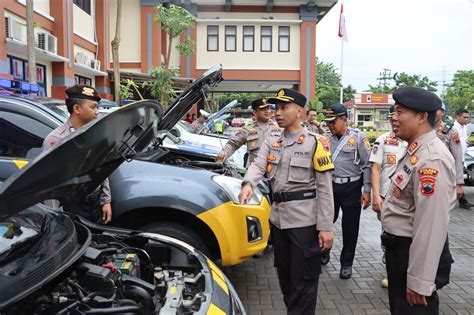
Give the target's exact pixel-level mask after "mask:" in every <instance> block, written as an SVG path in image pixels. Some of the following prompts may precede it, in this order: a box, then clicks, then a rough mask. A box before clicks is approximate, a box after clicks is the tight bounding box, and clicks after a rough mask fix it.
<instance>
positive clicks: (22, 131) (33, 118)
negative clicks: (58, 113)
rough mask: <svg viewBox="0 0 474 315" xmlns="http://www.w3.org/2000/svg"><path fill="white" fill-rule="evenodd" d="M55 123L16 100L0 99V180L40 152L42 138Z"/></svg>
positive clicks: (51, 129) (31, 107) (36, 110)
mask: <svg viewBox="0 0 474 315" xmlns="http://www.w3.org/2000/svg"><path fill="white" fill-rule="evenodd" d="M58 125H59V122H56V121H54V120H53V119H52V118H51V117H48V116H47V115H45V113H44V112H42V111H41V110H38V109H36V108H35V107H34V106H31V105H29V104H24V103H22V102H21V101H19V100H13V101H12V100H0V182H2V181H5V179H7V178H8V177H9V176H11V175H12V174H14V173H16V172H18V170H20V169H21V168H22V167H23V166H25V165H26V164H27V163H28V160H30V159H33V158H34V157H36V156H37V155H38V154H39V153H41V146H42V144H43V139H44V138H45V137H46V136H47V135H48V134H49V133H50V132H51V131H53V129H54V128H56V127H57V126H58Z"/></svg>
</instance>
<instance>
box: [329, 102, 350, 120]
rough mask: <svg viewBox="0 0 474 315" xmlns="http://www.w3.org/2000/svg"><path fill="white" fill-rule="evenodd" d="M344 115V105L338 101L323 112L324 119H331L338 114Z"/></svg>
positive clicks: (345, 113) (345, 111) (345, 110)
mask: <svg viewBox="0 0 474 315" xmlns="http://www.w3.org/2000/svg"><path fill="white" fill-rule="evenodd" d="M344 115H345V116H347V108H346V106H344V105H342V104H340V103H335V104H332V105H331V106H329V108H328V110H327V111H326V113H325V114H324V121H333V120H335V119H336V118H337V117H338V116H344Z"/></svg>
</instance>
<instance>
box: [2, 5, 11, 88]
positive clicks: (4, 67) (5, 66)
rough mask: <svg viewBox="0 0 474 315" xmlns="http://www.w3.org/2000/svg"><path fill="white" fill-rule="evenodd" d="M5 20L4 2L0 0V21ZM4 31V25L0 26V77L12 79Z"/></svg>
mask: <svg viewBox="0 0 474 315" xmlns="http://www.w3.org/2000/svg"><path fill="white" fill-rule="evenodd" d="M4 20H5V2H3V1H2V2H0V21H2V23H3V24H4V23H5V22H3V21H4ZM5 38H6V33H5V27H0V78H2V79H10V80H12V79H13V76H12V75H11V74H10V72H9V69H10V65H9V63H8V59H7V42H6V40H5Z"/></svg>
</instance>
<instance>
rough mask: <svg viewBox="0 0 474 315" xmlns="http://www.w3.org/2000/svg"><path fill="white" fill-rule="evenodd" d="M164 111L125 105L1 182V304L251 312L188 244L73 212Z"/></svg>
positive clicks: (22, 310)
mask: <svg viewBox="0 0 474 315" xmlns="http://www.w3.org/2000/svg"><path fill="white" fill-rule="evenodd" d="M161 115H162V110H161V106H160V105H159V104H158V103H156V102H154V101H141V102H136V103H134V104H132V105H129V106H127V107H124V108H121V109H119V110H117V111H115V112H113V113H112V114H110V115H107V116H104V117H101V118H99V119H96V120H94V121H93V122H91V123H89V124H87V125H86V126H83V127H81V128H80V129H78V130H77V131H76V132H74V133H73V134H71V135H70V136H68V137H66V138H64V139H63V140H62V141H61V142H59V143H58V145H56V146H55V147H54V148H52V149H51V150H50V151H48V152H45V153H42V154H40V155H39V156H38V157H37V158H36V159H35V160H34V161H33V162H31V163H29V164H27V165H26V166H24V167H22V169H21V171H19V172H17V173H16V174H14V175H13V176H11V177H9V178H8V179H7V180H6V181H5V182H3V183H2V184H1V185H0V221H1V223H0V313H2V314H51V313H55V314H244V313H245V312H244V310H243V307H242V304H241V302H240V300H239V298H238V296H237V294H236V293H235V290H234V289H233V287H232V285H231V284H230V282H229V281H228V279H227V278H226V277H225V275H224V274H223V273H222V272H221V271H220V270H219V269H218V268H217V267H216V266H215V265H214V264H213V263H212V262H211V261H210V260H209V259H207V258H206V257H205V256H204V255H203V254H201V253H200V252H198V251H196V250H195V249H194V248H192V247H191V246H189V245H187V244H186V243H183V242H181V241H178V240H175V239H172V238H170V237H166V236H162V235H159V234H153V233H142V232H137V231H133V230H126V229H120V228H112V227H107V226H101V225H96V224H93V223H91V222H88V221H86V220H84V219H82V218H80V217H78V216H76V215H75V213H76V209H77V205H78V200H81V198H83V196H84V194H88V193H90V192H91V191H92V190H93V189H94V188H95V187H97V186H98V185H99V184H100V183H101V182H102V181H103V180H104V179H105V178H106V177H108V176H109V175H110V174H111V173H112V172H113V171H114V170H115V169H116V168H117V167H118V166H119V165H120V164H122V162H124V161H125V160H129V159H131V158H133V157H134V156H135V155H136V154H137V153H139V152H141V151H143V150H144V149H145V148H146V147H147V146H148V145H149V143H150V141H152V140H153V139H154V138H155V134H154V133H155V132H154V130H156V123H157V122H158V123H159V121H160V120H161ZM12 136H14V135H12ZM46 199H60V200H61V202H62V205H63V208H64V210H65V211H67V212H63V211H58V210H53V209H50V208H48V207H46V206H44V205H42V204H40V202H42V201H44V200H46Z"/></svg>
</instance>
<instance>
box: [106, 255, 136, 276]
mask: <svg viewBox="0 0 474 315" xmlns="http://www.w3.org/2000/svg"><path fill="white" fill-rule="evenodd" d="M112 264H114V266H116V267H117V268H118V269H119V270H120V272H122V273H123V274H126V275H129V276H133V277H140V260H139V259H138V255H137V254H117V255H114V256H113V258H112Z"/></svg>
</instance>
